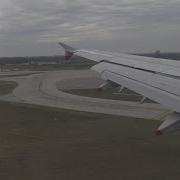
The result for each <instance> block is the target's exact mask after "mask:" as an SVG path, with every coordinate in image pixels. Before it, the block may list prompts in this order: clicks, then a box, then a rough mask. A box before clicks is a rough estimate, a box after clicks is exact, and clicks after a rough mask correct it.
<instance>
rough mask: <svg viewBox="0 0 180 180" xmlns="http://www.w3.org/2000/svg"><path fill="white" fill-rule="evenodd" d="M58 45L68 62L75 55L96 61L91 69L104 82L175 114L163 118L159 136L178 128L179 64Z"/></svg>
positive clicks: (179, 107)
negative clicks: (140, 96) (63, 50)
mask: <svg viewBox="0 0 180 180" xmlns="http://www.w3.org/2000/svg"><path fill="white" fill-rule="evenodd" d="M60 45H61V46H62V47H63V48H64V49H65V51H66V56H67V55H69V56H67V57H68V58H70V57H71V56H72V55H73V54H75V55H77V56H81V57H84V58H87V59H90V60H93V61H96V62H97V64H96V65H95V66H93V67H92V69H93V70H95V71H97V72H99V73H100V74H101V77H102V78H103V79H104V80H107V81H112V82H115V83H117V84H119V85H121V86H123V87H126V88H128V89H131V90H133V91H135V92H137V93H139V94H142V95H143V96H144V97H147V98H149V99H152V100H153V101H156V102H158V103H160V104H161V105H163V106H165V107H167V108H169V109H171V110H173V111H174V114H171V115H170V116H169V117H166V119H165V122H164V123H163V124H162V125H161V126H160V128H158V130H157V134H158V135H159V134H162V132H163V131H168V130H169V129H171V130H172V129H173V128H172V127H173V126H174V125H175V126H176V127H177V125H178V124H180V61H175V60H166V59H158V58H151V57H142V56H135V55H128V54H120V53H110V52H106V51H97V50H94V51H92V50H83V49H80V50H76V49H74V48H71V47H69V46H67V45H65V44H63V43H60ZM68 58H66V59H68ZM169 127H171V128H169Z"/></svg>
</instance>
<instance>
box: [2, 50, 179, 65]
mask: <svg viewBox="0 0 180 180" xmlns="http://www.w3.org/2000/svg"><path fill="white" fill-rule="evenodd" d="M136 55H140V56H147V57H155V58H163V59H173V60H180V53H178V52H177V53H161V52H160V51H156V52H155V53H144V54H136ZM4 64H84V65H86V64H87V65H93V64H95V63H94V62H93V61H91V60H88V59H85V58H82V57H78V56H73V57H72V59H71V60H70V61H66V60H64V56H38V57H1V58H0V65H4Z"/></svg>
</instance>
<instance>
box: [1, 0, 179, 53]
mask: <svg viewBox="0 0 180 180" xmlns="http://www.w3.org/2000/svg"><path fill="white" fill-rule="evenodd" d="M58 41H63V42H66V43H68V44H70V45H73V46H75V47H80V48H90V49H99V50H109V51H115V52H150V51H155V50H157V49H160V50H161V51H180V0H0V56H30V55H55V54H56V55H57V54H61V53H62V51H61V49H60V47H59V46H58V44H57V43H58Z"/></svg>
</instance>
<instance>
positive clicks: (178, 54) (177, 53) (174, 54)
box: [137, 51, 180, 60]
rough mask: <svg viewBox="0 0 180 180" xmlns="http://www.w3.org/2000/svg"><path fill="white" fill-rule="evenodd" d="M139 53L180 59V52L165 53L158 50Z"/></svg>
mask: <svg viewBox="0 0 180 180" xmlns="http://www.w3.org/2000/svg"><path fill="white" fill-rule="evenodd" d="M137 55H140V56H147V57H155V58H162V59H173V60H180V52H165V53H162V52H160V51H156V52H155V53H143V54H137Z"/></svg>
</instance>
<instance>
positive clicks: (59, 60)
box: [0, 56, 94, 65]
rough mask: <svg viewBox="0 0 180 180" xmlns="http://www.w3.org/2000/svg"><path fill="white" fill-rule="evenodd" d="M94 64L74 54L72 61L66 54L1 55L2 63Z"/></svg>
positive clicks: (0, 61) (0, 62)
mask: <svg viewBox="0 0 180 180" xmlns="http://www.w3.org/2000/svg"><path fill="white" fill-rule="evenodd" d="M67 63H68V64H79V63H83V64H87V65H89V64H93V63H94V62H93V61H90V60H87V59H85V58H82V57H77V56H73V57H72V59H71V60H70V61H67V60H65V59H64V56H37V57H1V58H0V64H1V65H3V64H67Z"/></svg>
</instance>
